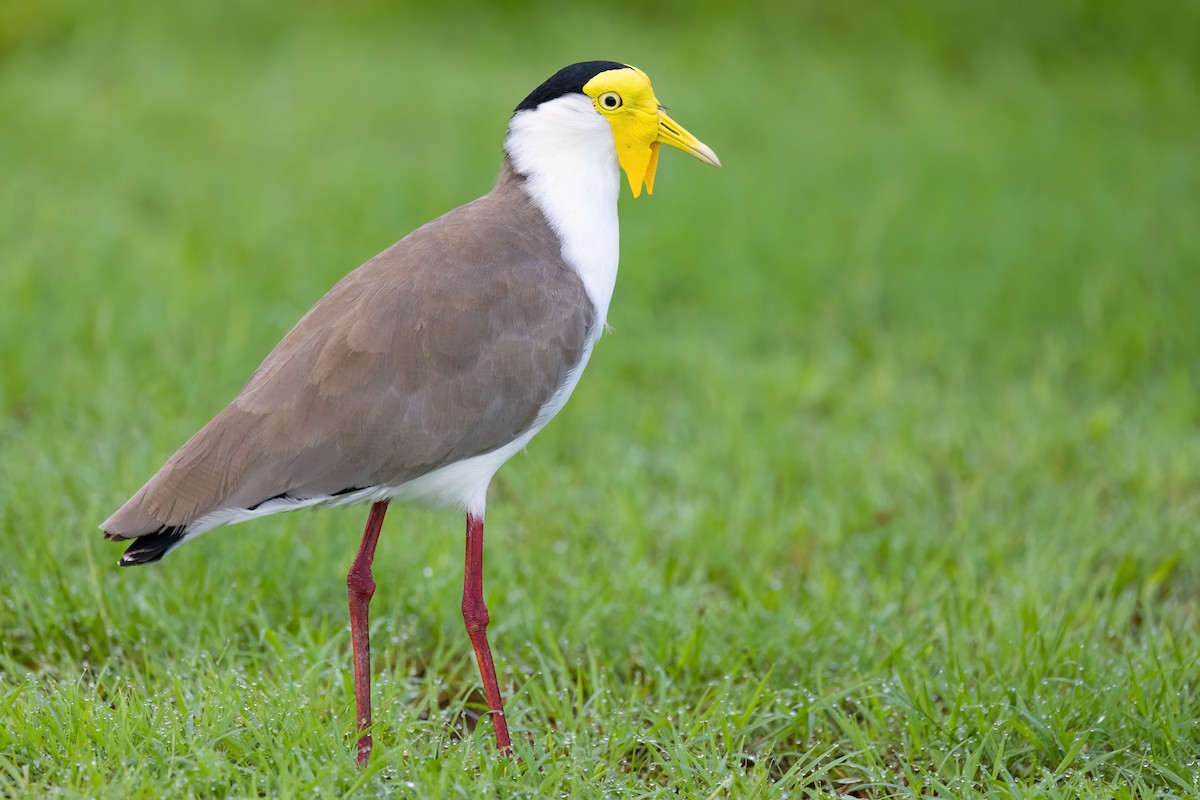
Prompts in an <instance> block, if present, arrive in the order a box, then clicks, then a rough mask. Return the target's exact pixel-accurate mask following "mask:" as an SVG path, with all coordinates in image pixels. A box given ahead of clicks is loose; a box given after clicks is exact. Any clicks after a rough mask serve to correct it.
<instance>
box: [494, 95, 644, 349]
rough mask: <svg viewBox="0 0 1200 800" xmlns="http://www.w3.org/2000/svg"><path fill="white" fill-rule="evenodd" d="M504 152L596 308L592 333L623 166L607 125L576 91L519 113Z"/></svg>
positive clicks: (604, 309) (610, 259) (616, 233)
mask: <svg viewBox="0 0 1200 800" xmlns="http://www.w3.org/2000/svg"><path fill="white" fill-rule="evenodd" d="M504 146H505V150H507V152H508V156H509V158H510V159H511V160H512V163H513V167H514V168H515V169H516V170H517V172H519V173H521V174H522V175H524V176H525V177H526V189H527V190H528V192H529V196H530V198H531V199H532V200H533V202H534V203H535V204H536V205H537V206H538V208H540V209H541V211H542V213H543V214H545V215H546V219H547V220H548V221H549V222H550V226H551V227H552V228H554V232H555V233H557V234H558V237H559V240H560V241H562V243H563V258H564V259H565V260H566V262H567V263H568V264H570V265H571V266H572V267H574V268H575V271H576V272H578V273H579V277H580V278H581V279H582V280H583V285H584V288H586V289H587V293H588V296H589V297H590V298H591V300H592V303H593V304H594V305H595V307H596V322H597V326H596V327H597V330H600V329H602V328H603V326H604V323H605V322H606V320H607V318H608V304H609V301H610V300H611V299H612V293H613V286H614V285H615V284H616V282H617V261H618V257H619V250H620V238H621V237H620V229H619V226H618V224H617V197H618V195H619V194H620V191H621V171H620V165H619V164H618V162H617V148H616V145H615V144H614V143H613V133H612V126H610V125H609V123H608V120H606V119H604V117H602V116H600V112H598V111H596V109H595V108H594V107H593V106H592V101H591V100H589V99H588V98H587V97H585V96H584V95H581V94H570V95H565V96H563V97H560V98H558V99H556V100H551V101H550V102H547V103H542V104H541V105H540V106H538V107H537V108H536V109H534V110H530V111H519V112H517V113H516V114H515V115H514V116H513V118H512V121H511V122H510V123H509V125H508V137H507V139H506V140H505V143H504Z"/></svg>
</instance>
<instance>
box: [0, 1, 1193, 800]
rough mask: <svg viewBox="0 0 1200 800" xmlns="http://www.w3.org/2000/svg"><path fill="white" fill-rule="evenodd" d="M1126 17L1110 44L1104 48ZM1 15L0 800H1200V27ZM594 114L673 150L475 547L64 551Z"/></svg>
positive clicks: (1018, 7)
mask: <svg viewBox="0 0 1200 800" xmlns="http://www.w3.org/2000/svg"><path fill="white" fill-rule="evenodd" d="M1127 6H1129V7H1127ZM504 9H505V10H503V11H497V10H490V9H488V8H471V7H469V6H466V5H462V4H459V3H447V4H440V5H436V6H435V5H434V4H428V3H421V4H416V5H414V6H412V7H410V8H409V9H407V10H403V11H395V10H389V8H388V7H387V6H386V5H384V4H381V3H379V4H377V3H372V2H365V0H364V1H363V2H354V3H348V4H344V5H342V6H336V7H335V5H334V4H320V3H302V4H284V3H282V2H278V3H263V4H253V5H252V4H239V3H233V2H232V0H229V1H228V2H219V3H214V4H191V5H181V6H179V7H168V4H162V5H161V6H160V5H156V4H150V3H148V2H147V3H124V4H106V5H104V6H94V7H84V6H77V5H75V4H74V3H71V2H60V1H55V2H50V1H47V2H42V3H28V4H15V5H12V6H7V7H5V8H3V9H2V10H0V415H2V416H0V552H2V553H3V555H2V556H0V634H2V638H3V641H2V642H0V722H2V724H0V796H2V797H105V798H157V797H163V796H166V797H212V796H251V797H253V796H266V797H309V796H322V797H359V796H378V797H385V796H388V797H391V796H394V797H463V798H466V797H470V798H475V797H497V798H508V797H529V798H535V797H536V798H540V797H572V798H575V797H580V798H586V797H602V796H604V797H659V796H661V797H732V798H744V797H789V798H800V797H806V798H820V797H831V796H839V795H844V796H851V797H859V798H884V797H888V798H890V797H947V798H970V797H1029V798H1034V797H1036V798H1071V799H1074V798H1130V799H1132V798H1138V799H1139V800H1141V799H1145V798H1158V797H1164V798H1169V797H1193V796H1196V795H1197V794H1198V793H1200V760H1198V759H1200V755H1198V754H1200V728H1198V727H1197V719H1198V718H1200V667H1198V666H1197V664H1198V662H1200V607H1198V598H1200V555H1198V549H1197V543H1198V539H1200V313H1198V308H1200V136H1198V135H1197V131H1200V103H1197V102H1196V98H1197V97H1198V96H1200V85H1198V84H1200V80H1198V78H1197V76H1200V57H1197V55H1196V54H1197V53H1200V7H1198V6H1197V4H1196V3H1194V2H1178V3H1174V4H1171V3H1158V4H1143V5H1141V6H1136V7H1135V5H1134V4H1123V3H1093V4H1083V3H1062V4H1058V5H1055V6H1053V7H1050V6H1047V7H1046V8H1043V7H1042V4H1038V3H1033V2H1032V1H1031V0H1022V1H1021V2H1014V3H1012V4H1008V5H1005V6H995V7H993V6H992V5H991V4H984V3H979V4H973V5H968V4H958V3H950V2H946V1H945V0H922V2H917V3H910V4H896V5H893V6H886V7H885V6H882V5H881V6H878V7H876V8H873V9H870V10H866V9H865V7H861V8H860V7H856V8H855V10H853V11H851V10H849V9H847V8H843V7H842V6H841V5H840V4H837V3H834V2H815V3H808V4H798V3H787V4H784V3H780V4H778V5H777V6H770V5H764V6H762V7H750V6H748V5H747V6H746V7H745V8H742V9H740V10H737V11H725V10H722V8H721V7H720V5H719V4H716V3H706V2H697V3H695V4H683V3H678V2H666V3H663V4H655V8H653V9H651V10H646V11H639V10H638V7H637V6H635V5H633V4H621V3H618V4H613V5H611V6H606V7H603V8H602V7H596V8H593V9H585V8H583V7H582V6H580V7H568V6H567V5H566V4H551V3H517V2H513V3H506V4H504ZM592 58H602V59H617V60H623V61H628V62H630V63H633V64H636V65H638V66H640V67H642V68H643V69H645V70H646V71H647V72H648V73H649V75H650V76H651V77H652V78H653V79H654V82H655V88H656V90H657V94H658V96H659V98H660V99H661V100H662V101H663V102H664V103H666V104H667V105H669V106H670V108H671V114H672V116H673V117H674V118H675V119H677V120H678V121H679V122H680V123H682V124H683V125H685V126H687V127H688V128H689V129H690V130H691V131H692V132H693V133H695V134H696V135H697V136H699V137H700V138H701V139H702V140H704V141H705V142H706V143H708V144H709V145H711V146H712V147H713V148H714V149H715V150H716V152H717V153H718V154H719V155H720V156H721V158H722V161H723V162H724V164H725V167H724V169H722V170H719V171H718V170H712V169H709V168H707V167H704V166H703V165H701V164H699V163H697V162H695V161H693V160H691V159H688V158H687V157H686V156H684V155H682V154H680V153H678V152H668V153H664V155H663V158H662V163H661V165H660V168H659V175H658V180H657V183H656V186H655V193H654V195H653V197H646V196H644V195H643V197H642V198H639V199H637V200H634V199H633V198H631V197H630V196H629V195H628V194H626V195H625V196H624V197H623V198H622V201H621V203H622V208H621V213H622V223H623V230H622V272H621V276H620V278H619V280H618V284H617V291H616V295H615V297H614V300H613V305H612V309H611V311H610V316H609V322H610V323H611V325H612V328H613V332H612V334H611V335H609V336H606V337H605V338H604V339H603V340H602V341H601V343H600V344H599V345H598V346H597V349H596V352H595V354H594V356H593V358H592V361H591V365H590V367H589V369H588V372H587V374H586V375H585V376H584V378H583V380H582V381H581V383H580V386H579V388H578V389H577V390H576V392H575V396H574V398H573V399H572V402H571V403H570V405H569V406H568V407H567V409H566V410H565V411H564V412H563V413H562V414H561V415H560V416H559V418H558V419H556V420H555V421H554V422H553V423H552V424H551V425H550V426H549V427H548V428H547V429H546V431H545V432H543V433H542V434H541V435H540V436H539V437H538V438H537V439H535V440H534V441H533V443H532V444H531V445H530V447H529V451H528V453H526V454H522V455H520V456H518V457H517V458H516V459H514V460H513V461H512V462H511V463H510V464H508V465H507V466H506V467H505V468H504V469H502V470H501V472H500V474H499V475H498V477H497V479H496V481H495V482H494V483H493V485H492V490H491V494H490V504H489V509H488V510H489V514H488V549H487V555H486V559H485V565H486V580H485V588H486V592H487V598H488V604H489V607H490V609H491V616H492V626H491V628H490V631H489V633H490V636H491V641H492V645H493V649H494V651H495V653H496V656H497V666H498V670H499V672H500V678H501V684H502V687H503V688H504V690H505V692H506V695H507V699H508V715H509V723H510V726H511V727H512V729H513V732H514V739H515V740H516V741H515V744H516V751H517V752H516V757H515V758H513V759H506V758H503V757H501V756H499V755H498V754H497V753H496V752H495V751H494V746H493V742H492V741H491V728H490V725H488V724H486V723H481V724H479V725H478V726H476V724H475V722H476V720H477V718H478V715H479V708H480V703H481V701H482V693H481V691H480V687H479V679H478V674H477V672H476V668H475V664H474V660H473V656H472V652H471V647H470V643H469V641H468V639H467V636H466V633H465V632H464V630H463V626H462V619H461V615H460V611H459V600H460V592H461V580H462V535H463V531H462V527H463V521H462V518H461V517H460V516H458V515H456V514H449V513H431V512H424V511H419V510H412V509H405V508H394V509H393V510H392V512H391V513H390V514H389V518H388V520H387V522H386V523H385V527H384V532H383V536H382V539H381V543H380V548H379V552H378V555H377V557H376V561H375V565H376V566H375V576H376V580H377V581H378V583H379V589H378V591H377V593H376V595H375V601H374V603H373V605H372V617H373V639H374V642H375V648H374V653H373V655H374V666H375V686H374V702H375V707H376V723H377V725H376V732H375V740H376V747H375V755H374V757H373V760H372V762H371V764H370V766H369V768H368V769H366V770H363V771H360V770H358V769H356V768H355V765H354V758H353V741H354V731H353V689H352V685H351V676H350V653H349V645H350V637H349V630H348V625H347V616H346V597H345V583H344V580H345V573H346V570H347V569H348V567H349V564H350V561H351V559H352V558H353V555H354V552H355V548H356V547H357V543H358V538H359V536H360V533H361V530H362V524H363V522H364V520H365V509H361V508H359V509H339V510H323V511H317V512H299V513H296V514H291V515H284V516H278V517H273V518H268V519H265V520H259V521H255V522H251V523H247V524H244V525H240V526H237V527H232V528H223V529H218V530H217V531H214V532H213V533H211V534H209V535H206V536H204V537H202V538H200V539H198V540H197V541H195V542H193V543H190V544H188V545H187V546H186V547H184V548H183V549H181V550H179V551H178V552H176V553H174V554H172V555H171V556H170V557H168V558H167V560H165V561H164V562H163V563H161V564H158V565H156V566H151V567H144V568H138V569H130V570H124V569H119V568H118V567H116V560H117V557H118V556H119V554H120V551H121V548H120V547H119V546H117V545H114V544H112V543H109V542H104V541H102V540H101V538H100V534H99V532H98V531H97V529H96V526H97V524H98V523H99V522H100V521H102V520H103V519H104V518H105V517H106V516H107V515H108V514H109V513H110V512H111V511H112V510H113V509H115V508H116V507H117V506H118V505H119V504H120V503H121V502H123V501H124V500H125V499H126V497H127V496H128V495H129V494H131V493H132V492H133V491H134V490H135V489H136V488H137V487H138V486H140V485H141V483H142V482H143V481H144V480H145V479H146V478H148V477H149V476H150V475H151V474H152V473H153V471H154V470H155V469H157V467H158V466H159V465H160V464H161V463H162V462H163V460H165V458H166V457H167V456H168V455H170V453H171V452H173V450H174V448H175V447H177V446H178V445H179V444H181V443H182V442H183V441H184V440H185V439H186V438H187V437H188V436H189V435H190V434H191V433H192V432H194V431H195V430H196V429H197V428H198V427H199V426H200V425H201V424H203V423H204V422H205V421H207V420H208V419H209V417H210V416H211V415H213V414H214V413H216V412H217V411H218V410H219V409H220V408H221V407H222V406H223V405H224V404H225V403H226V402H228V401H229V399H230V398H231V397H232V396H233V395H234V394H235V393H236V391H237V390H238V388H239V387H240V386H241V384H242V382H244V380H245V379H246V378H247V376H248V375H249V374H250V372H251V371H252V370H253V369H254V367H255V366H256V365H257V364H258V362H259V361H260V360H261V359H262V358H263V357H264V356H265V355H266V353H267V352H268V351H269V350H270V348H271V347H272V346H273V345H274V344H275V342H276V341H277V340H278V339H279V337H280V336H282V335H283V333H285V332H286V331H287V329H288V328H289V327H290V326H291V325H292V324H293V323H294V322H295V321H296V320H297V319H298V318H299V317H300V315H301V314H302V313H303V312H304V311H305V310H306V309H307V308H308V306H309V305H310V304H311V303H312V302H314V301H315V300H316V299H317V298H318V297H319V296H320V295H321V294H322V293H323V292H324V291H325V290H326V289H327V288H328V287H329V286H330V285H332V284H333V282H334V281H336V280H337V279H338V278H339V277H340V276H341V275H342V274H344V273H345V272H347V271H348V270H350V269H351V268H353V267H354V266H356V265H358V264H359V263H361V262H362V261H364V260H366V259H367V258H369V257H370V256H372V255H374V254H375V253H376V252H378V251H379V250H381V249H383V248H384V247H386V246H387V245H389V244H390V243H391V242H393V241H394V240H396V239H397V238H399V237H400V236H402V235H403V234H405V233H407V232H408V231H409V230H411V229H412V228H414V227H416V226H417V225H419V224H421V223H422V222H424V221H426V220H428V219H430V218H432V217H434V216H436V215H438V214H440V213H442V212H444V211H446V210H448V209H450V208H452V207H454V206H455V205H458V204H460V203H463V202H466V201H468V200H470V199H473V198H474V197H476V196H478V195H480V194H482V193H483V192H485V191H487V189H488V188H489V187H490V185H491V183H492V181H493V179H494V177H495V174H496V173H497V171H498V169H499V165H500V142H501V139H502V137H503V134H504V128H505V124H506V120H507V118H508V114H509V113H510V111H511V109H512V107H513V106H515V105H516V104H517V102H519V101H520V100H521V98H522V97H524V95H525V94H526V93H527V92H528V91H529V90H530V89H532V87H533V86H535V85H536V84H537V83H539V82H540V81H541V80H543V79H544V78H545V77H547V76H548V75H549V74H550V73H552V72H553V71H554V70H556V69H557V68H559V67H560V66H563V65H564V64H567V63H570V62H573V61H578V60H584V59H592Z"/></svg>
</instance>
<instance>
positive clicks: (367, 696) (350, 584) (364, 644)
mask: <svg viewBox="0 0 1200 800" xmlns="http://www.w3.org/2000/svg"><path fill="white" fill-rule="evenodd" d="M387 507H388V501H387V500H383V501H380V502H378V503H374V504H373V505H372V506H371V514H370V516H368V517H367V527H366V529H365V530H364V531H363V539H362V544H361V545H360V546H359V548H358V555H357V556H355V557H354V563H353V564H352V565H351V566H350V574H349V575H347V576H346V590H347V592H348V594H349V595H350V638H351V641H352V645H353V648H354V707H355V713H356V714H357V716H358V720H357V721H358V733H359V738H358V765H359V766H360V767H361V766H362V765H364V764H366V763H367V759H368V758H370V756H371V734H369V733H366V730H367V729H368V728H370V727H371V628H370V626H369V624H368V622H367V607H368V606H369V605H370V604H371V596H372V595H374V594H375V579H374V578H372V577H371V560H372V559H374V558H375V544H376V543H377V542H378V541H379V529H380V528H382V527H383V515H384V514H386V513H387Z"/></svg>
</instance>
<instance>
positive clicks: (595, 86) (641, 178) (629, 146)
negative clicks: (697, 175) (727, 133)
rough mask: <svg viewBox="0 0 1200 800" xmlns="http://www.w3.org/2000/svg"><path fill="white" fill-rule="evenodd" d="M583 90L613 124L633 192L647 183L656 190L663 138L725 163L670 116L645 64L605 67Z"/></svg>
mask: <svg viewBox="0 0 1200 800" xmlns="http://www.w3.org/2000/svg"><path fill="white" fill-rule="evenodd" d="M583 93H584V94H586V95H587V96H588V97H590V98H592V103H593V104H594V105H595V106H596V110H597V111H598V112H600V114H602V115H603V116H604V117H605V118H606V119H608V121H609V124H611V125H612V130H613V142H614V143H615V144H616V147H617V160H618V161H620V162H621V168H622V169H623V170H625V175H626V177H628V179H629V188H630V189H632V190H633V196H634V197H637V196H638V195H640V194H641V193H642V184H645V186H646V193H647V194H653V193H654V173H655V171H656V170H657V169H658V148H659V144H660V143H661V142H666V143H667V144H669V145H671V146H672V147H678V148H679V149H680V150H683V151H684V152H687V153H690V154H691V155H693V156H695V157H696V158H698V159H700V160H701V161H703V162H705V163H706V164H712V165H713V166H714V167H719V166H721V161H720V159H718V158H717V154H716V153H714V152H713V151H712V150H711V149H710V148H709V147H708V146H707V145H705V144H704V143H703V142H701V141H700V140H699V139H697V138H696V137H695V136H692V135H691V134H690V133H688V132H687V131H686V130H685V129H684V128H683V126H682V125H680V124H678V123H677V122H675V121H674V120H673V119H671V118H670V117H669V116H667V112H666V111H665V110H664V109H663V107H662V105H661V104H660V103H659V102H658V99H657V98H656V97H655V96H654V89H653V87H651V85H650V79H649V78H648V77H646V73H644V72H642V71H641V70H640V69H637V68H636V67H628V68H626V69H613V70H608V71H607V72H601V73H600V74H599V75H596V76H595V77H594V78H592V79H591V80H590V81H588V82H587V83H586V84H584V87H583Z"/></svg>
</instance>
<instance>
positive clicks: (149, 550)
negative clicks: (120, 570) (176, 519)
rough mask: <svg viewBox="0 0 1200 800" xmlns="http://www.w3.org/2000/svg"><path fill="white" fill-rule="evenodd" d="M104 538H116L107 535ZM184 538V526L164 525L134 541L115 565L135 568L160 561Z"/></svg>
mask: <svg viewBox="0 0 1200 800" xmlns="http://www.w3.org/2000/svg"><path fill="white" fill-rule="evenodd" d="M105 536H106V537H107V538H118V537H115V536H113V535H112V534H107V533H106V534H105ZM185 536H187V526H186V525H164V526H162V527H161V528H159V529H158V530H156V531H155V532H154V533H148V534H146V535H145V536H139V537H137V538H136V539H134V540H133V543H132V544H130V545H129V547H128V548H127V549H126V550H125V553H124V554H123V555H122V556H121V560H120V561H118V562H117V563H118V564H119V565H120V566H122V567H136V566H139V565H141V564H153V563H154V562H155V561H161V560H162V557H163V556H165V555H166V554H167V553H169V552H171V551H172V550H174V549H175V548H176V547H178V546H179V544H180V543H182V542H183V539H184V537H185Z"/></svg>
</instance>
